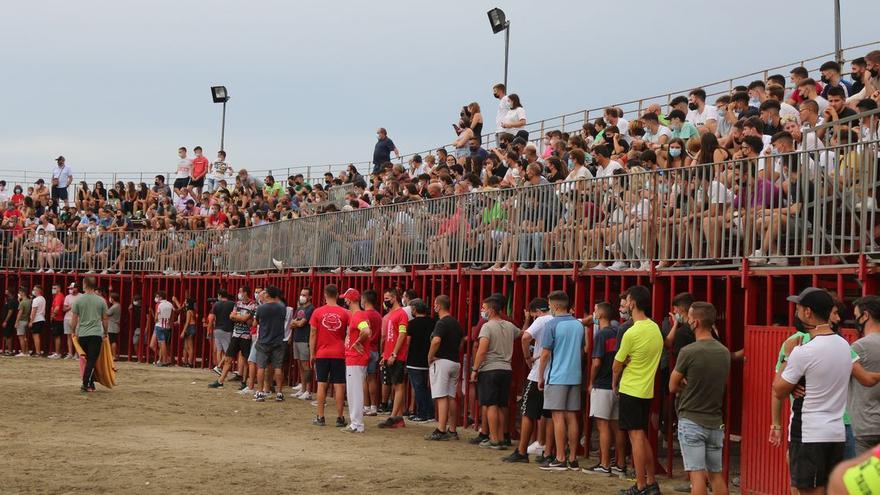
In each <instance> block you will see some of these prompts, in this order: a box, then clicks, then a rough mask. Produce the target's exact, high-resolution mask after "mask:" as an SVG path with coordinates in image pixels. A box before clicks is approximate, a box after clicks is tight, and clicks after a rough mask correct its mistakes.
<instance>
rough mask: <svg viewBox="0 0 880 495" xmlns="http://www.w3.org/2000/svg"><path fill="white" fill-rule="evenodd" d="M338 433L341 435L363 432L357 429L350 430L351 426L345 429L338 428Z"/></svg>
mask: <svg viewBox="0 0 880 495" xmlns="http://www.w3.org/2000/svg"><path fill="white" fill-rule="evenodd" d="M339 431H341V432H342V433H363V432H364V430H358V429H357V428H352V427H351V426H346V427H345V428H340V429H339Z"/></svg>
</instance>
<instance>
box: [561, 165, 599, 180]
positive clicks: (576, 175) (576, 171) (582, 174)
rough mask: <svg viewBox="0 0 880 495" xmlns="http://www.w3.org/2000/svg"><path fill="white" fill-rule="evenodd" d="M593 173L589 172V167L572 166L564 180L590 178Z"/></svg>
mask: <svg viewBox="0 0 880 495" xmlns="http://www.w3.org/2000/svg"><path fill="white" fill-rule="evenodd" d="M592 178H593V173H592V172H590V169H588V168H587V167H580V168H577V167H575V168H573V169H571V172H569V173H568V176H567V177H566V178H565V180H580V179H592Z"/></svg>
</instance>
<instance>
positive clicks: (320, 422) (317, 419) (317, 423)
mask: <svg viewBox="0 0 880 495" xmlns="http://www.w3.org/2000/svg"><path fill="white" fill-rule="evenodd" d="M312 424H313V425H315V426H327V422H326V421H325V420H324V418H322V417H318V416H315V419H313V420H312Z"/></svg>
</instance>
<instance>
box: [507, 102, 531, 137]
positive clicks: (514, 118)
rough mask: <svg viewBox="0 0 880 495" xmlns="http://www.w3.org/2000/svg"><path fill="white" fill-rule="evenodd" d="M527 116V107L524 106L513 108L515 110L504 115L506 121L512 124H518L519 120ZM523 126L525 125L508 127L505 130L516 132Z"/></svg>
mask: <svg viewBox="0 0 880 495" xmlns="http://www.w3.org/2000/svg"><path fill="white" fill-rule="evenodd" d="M525 118H526V109H525V108H523V107H519V108H516V109H513V110H511V111H509V112H507V115H505V116H504V123H505V124H507V125H512V124H516V123H517V122H519V121H520V120H523V119H525ZM523 127H525V126H519V127H508V128H506V129H504V130H505V131H506V132H510V133H514V134H515V133H516V131H518V130H520V129H522V128H523Z"/></svg>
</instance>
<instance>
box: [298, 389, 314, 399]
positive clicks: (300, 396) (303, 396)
mask: <svg viewBox="0 0 880 495" xmlns="http://www.w3.org/2000/svg"><path fill="white" fill-rule="evenodd" d="M294 397H296V398H297V399H299V400H312V394H311V392H309V391H308V390H305V391H303V392H301V393H299V394H297V395H294Z"/></svg>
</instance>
